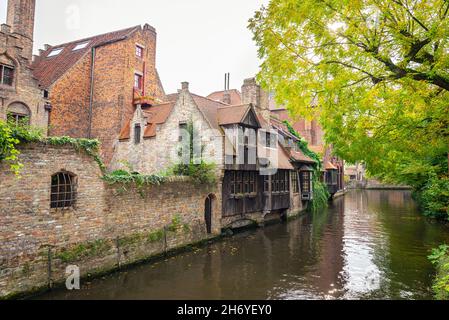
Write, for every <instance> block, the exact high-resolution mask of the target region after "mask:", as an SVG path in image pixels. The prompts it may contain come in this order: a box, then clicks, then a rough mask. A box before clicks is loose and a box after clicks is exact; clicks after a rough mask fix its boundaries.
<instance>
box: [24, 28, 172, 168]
mask: <svg viewBox="0 0 449 320" xmlns="http://www.w3.org/2000/svg"><path fill="white" fill-rule="evenodd" d="M156 37H157V35H156V30H155V29H154V28H153V27H152V26H150V25H148V24H146V25H144V26H143V27H142V26H140V25H139V26H134V27H131V28H127V29H123V30H119V31H114V32H110V33H107V34H102V35H97V36H94V37H90V38H86V39H80V40H77V41H72V42H69V43H64V44H60V45H53V46H50V45H46V47H45V50H41V51H40V54H39V57H37V58H36V59H35V61H34V63H33V72H34V76H35V77H36V78H37V79H38V80H39V83H40V85H41V86H42V87H43V88H45V90H46V91H47V92H48V95H49V98H50V99H51V103H52V107H53V109H52V111H51V114H50V135H53V136H70V137H74V138H97V139H99V140H100V141H101V143H102V150H101V156H102V157H103V159H104V161H105V163H106V164H109V163H110V161H111V159H112V157H113V154H114V149H115V147H116V146H117V144H118V141H119V135H120V132H121V130H122V128H123V126H124V125H125V124H126V123H128V122H129V120H130V119H131V117H132V116H133V114H134V111H135V109H136V105H152V104H157V103H160V102H162V101H164V100H165V94H164V89H163V87H162V84H161V82H160V79H159V76H158V72H157V69H156Z"/></svg>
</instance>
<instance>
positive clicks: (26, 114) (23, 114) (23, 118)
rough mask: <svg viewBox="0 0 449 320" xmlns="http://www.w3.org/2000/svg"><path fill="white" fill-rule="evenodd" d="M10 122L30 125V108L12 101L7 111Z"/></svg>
mask: <svg viewBox="0 0 449 320" xmlns="http://www.w3.org/2000/svg"><path fill="white" fill-rule="evenodd" d="M6 114H7V119H8V122H10V123H11V122H12V123H14V124H16V125H28V124H30V115H31V113H30V109H28V107H27V106H26V105H24V104H22V103H19V102H15V103H12V104H11V105H10V106H9V107H8V109H7V111H6Z"/></svg>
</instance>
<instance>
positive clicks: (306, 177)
mask: <svg viewBox="0 0 449 320" xmlns="http://www.w3.org/2000/svg"><path fill="white" fill-rule="evenodd" d="M301 191H302V193H311V192H312V172H310V171H303V172H301Z"/></svg>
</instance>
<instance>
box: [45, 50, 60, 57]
mask: <svg viewBox="0 0 449 320" xmlns="http://www.w3.org/2000/svg"><path fill="white" fill-rule="evenodd" d="M62 50H64V48H58V49H53V50H52V51H51V52H50V53H49V54H48V56H47V57H55V56H57V55H58V54H60V53H61V52H62Z"/></svg>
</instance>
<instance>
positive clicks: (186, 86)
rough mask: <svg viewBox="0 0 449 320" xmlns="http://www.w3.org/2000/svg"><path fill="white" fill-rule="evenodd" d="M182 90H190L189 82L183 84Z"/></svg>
mask: <svg viewBox="0 0 449 320" xmlns="http://www.w3.org/2000/svg"><path fill="white" fill-rule="evenodd" d="M181 88H182V90H187V91H188V90H189V83H188V82H181Z"/></svg>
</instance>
